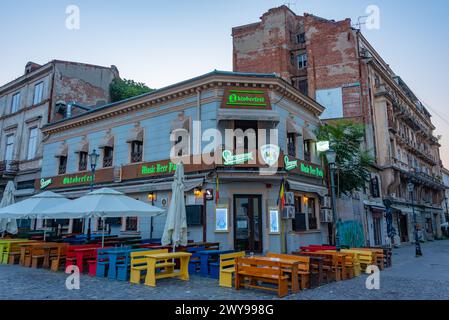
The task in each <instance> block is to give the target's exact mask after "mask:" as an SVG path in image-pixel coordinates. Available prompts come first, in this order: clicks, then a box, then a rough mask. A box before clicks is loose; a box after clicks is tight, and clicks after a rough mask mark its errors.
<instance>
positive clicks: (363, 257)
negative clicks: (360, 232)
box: [341, 249, 377, 271]
mask: <svg viewBox="0 0 449 320" xmlns="http://www.w3.org/2000/svg"><path fill="white" fill-rule="evenodd" d="M341 252H342V253H356V254H357V255H358V259H359V263H360V268H361V270H362V271H365V270H366V267H367V266H369V265H372V264H376V259H377V258H376V253H375V252H372V251H367V250H358V249H357V250H355V249H350V250H348V249H344V250H341Z"/></svg>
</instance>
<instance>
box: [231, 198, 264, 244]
mask: <svg viewBox="0 0 449 320" xmlns="http://www.w3.org/2000/svg"><path fill="white" fill-rule="evenodd" d="M234 249H235V250H240V251H248V252H262V196H253V195H251V196H247V195H236V196H234Z"/></svg>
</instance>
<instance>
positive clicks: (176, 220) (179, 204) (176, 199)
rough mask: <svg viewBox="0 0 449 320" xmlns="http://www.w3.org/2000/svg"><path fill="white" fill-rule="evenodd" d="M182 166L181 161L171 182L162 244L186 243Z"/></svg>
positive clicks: (177, 244) (174, 246)
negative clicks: (169, 200) (170, 193)
mask: <svg viewBox="0 0 449 320" xmlns="http://www.w3.org/2000/svg"><path fill="white" fill-rule="evenodd" d="M184 190H185V185H184V166H183V164H182V163H180V164H178V165H177V167H176V172H175V178H174V181H173V184H172V198H171V202H170V207H169V208H168V213H167V220H166V221H165V228H164V234H163V235H162V245H164V246H166V245H169V244H172V245H173V251H175V248H176V246H179V245H182V246H185V245H187V217H186V205H185V200H184Z"/></svg>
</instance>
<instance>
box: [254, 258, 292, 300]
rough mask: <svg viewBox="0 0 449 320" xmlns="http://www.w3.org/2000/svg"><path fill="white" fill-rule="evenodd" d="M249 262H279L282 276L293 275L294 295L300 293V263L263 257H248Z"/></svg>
mask: <svg viewBox="0 0 449 320" xmlns="http://www.w3.org/2000/svg"><path fill="white" fill-rule="evenodd" d="M246 259H248V260H255V261H257V260H258V261H269V262H279V263H280V264H281V267H282V270H283V271H284V272H282V274H283V275H284V274H285V273H286V274H291V287H292V293H298V292H299V278H298V264H299V262H298V261H295V260H294V259H284V258H273V257H263V256H253V257H247V258H246Z"/></svg>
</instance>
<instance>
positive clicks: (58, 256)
mask: <svg viewBox="0 0 449 320" xmlns="http://www.w3.org/2000/svg"><path fill="white" fill-rule="evenodd" d="M68 246H69V245H68V244H66V243H61V244H60V245H59V246H58V249H57V251H56V253H55V254H54V255H51V256H50V261H51V263H50V270H51V271H54V272H56V271H58V270H59V269H60V268H61V266H63V265H64V264H65V259H66V254H67V248H68Z"/></svg>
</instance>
